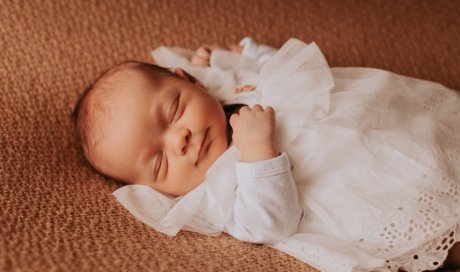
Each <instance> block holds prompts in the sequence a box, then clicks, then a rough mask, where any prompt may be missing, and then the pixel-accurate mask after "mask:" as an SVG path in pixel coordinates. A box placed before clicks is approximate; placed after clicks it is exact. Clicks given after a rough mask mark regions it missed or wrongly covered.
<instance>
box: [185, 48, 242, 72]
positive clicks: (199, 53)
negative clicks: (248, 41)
mask: <svg viewBox="0 0 460 272" xmlns="http://www.w3.org/2000/svg"><path fill="white" fill-rule="evenodd" d="M214 50H226V51H231V52H235V53H240V54H241V52H242V51H243V47H241V46H239V45H236V44H230V45H228V46H224V45H218V44H214V45H203V46H200V47H199V48H198V49H197V50H196V51H195V54H194V55H193V57H192V59H191V61H190V62H191V63H192V65H194V66H200V67H207V66H209V59H210V58H211V54H212V51H214Z"/></svg>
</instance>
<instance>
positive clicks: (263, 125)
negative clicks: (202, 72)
mask: <svg viewBox="0 0 460 272" xmlns="http://www.w3.org/2000/svg"><path fill="white" fill-rule="evenodd" d="M230 125H231V126H232V128H233V136H232V139H233V143H234V145H235V146H236V148H238V150H239V151H240V153H241V158H240V160H241V161H244V162H254V161H261V160H268V159H272V158H274V157H277V156H278V155H279V153H278V151H277V149H276V147H275V111H274V110H273V108H272V107H266V108H265V109H264V108H262V106H261V105H254V106H252V108H250V107H248V106H244V107H242V108H241V109H240V111H239V113H235V114H233V115H232V116H231V117H230Z"/></svg>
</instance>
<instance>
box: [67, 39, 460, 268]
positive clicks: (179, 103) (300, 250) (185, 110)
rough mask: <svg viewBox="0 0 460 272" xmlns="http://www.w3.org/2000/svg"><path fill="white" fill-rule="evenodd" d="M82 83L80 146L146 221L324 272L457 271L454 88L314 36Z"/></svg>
mask: <svg viewBox="0 0 460 272" xmlns="http://www.w3.org/2000/svg"><path fill="white" fill-rule="evenodd" d="M153 56H154V58H155V61H156V62H157V64H158V65H159V66H158V65H153V64H149V63H143V62H137V61H127V62H123V63H121V64H117V65H115V66H113V67H111V68H109V69H108V70H107V71H105V72H104V73H102V74H101V75H100V76H99V77H98V78H97V79H96V80H95V82H94V83H93V84H92V85H91V86H90V87H89V88H88V89H87V90H86V91H85V92H84V94H83V95H82V97H81V98H80V100H79V101H78V103H77V106H76V108H75V111H74V121H75V126H76V130H77V134H78V136H79V138H80V142H81V145H82V147H83V151H84V154H85V156H86V158H87V159H88V161H89V162H90V163H91V165H92V166H93V167H94V168H95V169H96V170H97V171H99V172H100V173H102V174H104V175H106V176H108V177H110V178H113V179H116V180H119V181H122V182H124V183H125V184H127V185H125V186H123V187H121V188H120V189H118V190H117V191H115V192H114V195H115V197H116V198H117V200H118V201H119V202H120V203H121V204H122V205H123V206H124V207H126V208H127V209H128V210H129V211H130V212H131V213H132V214H133V215H134V216H135V217H136V218H138V219H139V220H141V221H142V222H144V223H146V224H147V225H149V226H151V227H153V228H155V229H156V230H158V231H160V232H162V233H165V234H168V235H175V234H176V233H177V232H179V231H180V230H190V231H196V232H199V233H202V234H207V235H219V234H220V233H221V232H226V233H229V234H230V235H232V236H233V237H235V238H237V239H239V240H242V241H246V242H251V243H263V244H267V245H269V246H271V247H274V248H276V249H279V250H282V251H284V252H286V253H288V254H290V255H292V256H294V257H296V258H299V259H300V260H302V261H304V262H306V263H308V264H310V265H312V266H314V267H316V268H318V269H320V270H322V271H369V270H373V271H398V270H405V271H425V270H436V269H438V268H440V267H445V268H449V267H456V266H459V265H460V243H458V242H457V241H458V240H459V239H460V224H459V223H460V221H459V219H460V203H459V201H460V127H459V121H458V120H460V96H459V94H458V93H456V92H455V91H453V90H449V89H447V88H446V87H444V86H442V85H440V84H436V83H433V82H428V81H423V80H419V79H414V78H409V77H405V76H400V75H396V74H393V73H390V72H387V71H382V70H378V69H370V68H330V67H329V66H328V65H327V62H326V60H325V59H324V56H323V55H322V53H321V51H320V50H319V48H318V47H317V46H316V44H315V43H311V44H309V45H307V44H305V43H303V42H301V41H299V40H296V39H291V40H289V41H288V42H286V43H285V44H284V45H283V46H282V47H281V49H279V50H275V49H273V48H271V47H268V46H265V45H259V44H257V43H255V42H254V41H253V40H252V39H250V38H245V39H243V40H242V41H241V43H240V44H239V45H238V46H237V45H232V46H229V47H224V46H203V47H201V48H199V49H198V50H197V51H191V50H187V49H181V48H165V47H161V48H158V49H157V50H155V51H154V52H153Z"/></svg>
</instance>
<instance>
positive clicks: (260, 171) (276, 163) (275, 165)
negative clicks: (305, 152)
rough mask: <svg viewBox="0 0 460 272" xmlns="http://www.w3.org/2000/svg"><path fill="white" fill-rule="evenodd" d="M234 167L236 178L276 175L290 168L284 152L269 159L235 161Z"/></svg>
mask: <svg viewBox="0 0 460 272" xmlns="http://www.w3.org/2000/svg"><path fill="white" fill-rule="evenodd" d="M235 167H236V176H237V178H238V179H245V178H254V177H269V176H276V175H278V174H280V173H284V172H286V171H290V169H291V166H290V163H289V159H288V156H287V154H286V153H284V152H283V153H281V155H279V156H278V157H275V158H273V159H269V160H264V161H257V162H237V163H236V165H235Z"/></svg>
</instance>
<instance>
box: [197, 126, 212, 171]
mask: <svg viewBox="0 0 460 272" xmlns="http://www.w3.org/2000/svg"><path fill="white" fill-rule="evenodd" d="M208 131H209V128H207V129H206V131H205V132H204V136H203V139H202V140H201V144H200V149H199V150H198V154H197V156H196V161H195V165H197V164H198V162H199V161H200V159H201V157H202V156H203V155H204V153H205V150H206V149H207V145H208V144H209V143H208V141H207V139H208Z"/></svg>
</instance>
